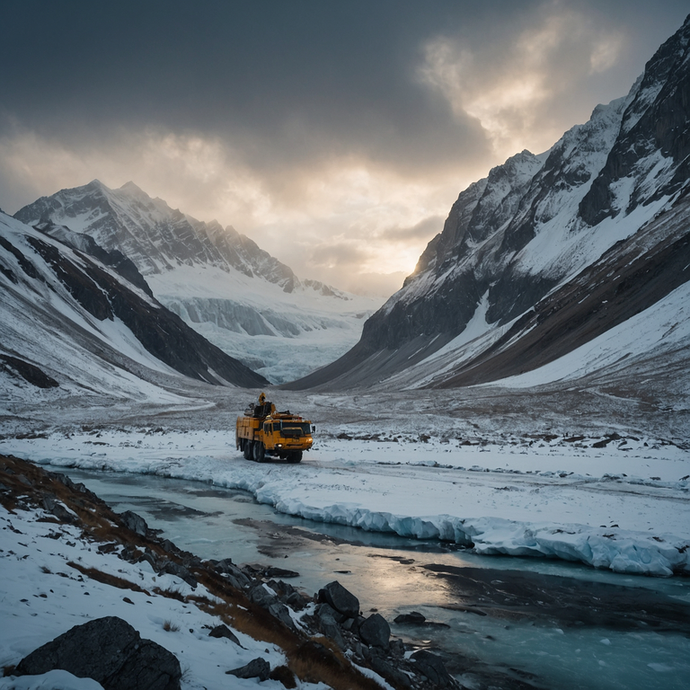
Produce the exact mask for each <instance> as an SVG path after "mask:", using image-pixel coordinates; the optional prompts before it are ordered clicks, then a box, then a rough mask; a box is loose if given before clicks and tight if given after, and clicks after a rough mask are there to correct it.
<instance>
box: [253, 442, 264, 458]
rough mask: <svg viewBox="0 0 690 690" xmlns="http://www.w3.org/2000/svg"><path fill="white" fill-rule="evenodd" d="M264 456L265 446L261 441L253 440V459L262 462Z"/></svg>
mask: <svg viewBox="0 0 690 690" xmlns="http://www.w3.org/2000/svg"><path fill="white" fill-rule="evenodd" d="M265 457H266V446H264V444H263V443H261V441H254V460H256V461H257V462H263V461H264V458H265Z"/></svg>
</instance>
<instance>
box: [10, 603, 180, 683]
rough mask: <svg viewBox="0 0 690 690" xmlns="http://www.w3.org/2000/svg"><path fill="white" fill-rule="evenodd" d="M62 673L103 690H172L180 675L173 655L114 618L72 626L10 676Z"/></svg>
mask: <svg viewBox="0 0 690 690" xmlns="http://www.w3.org/2000/svg"><path fill="white" fill-rule="evenodd" d="M53 669H63V670H65V671H69V672H70V673H72V674H73V675H75V676H77V677H78V678H93V680H95V681H97V682H99V683H100V684H101V685H102V686H103V688H104V689H105V690H177V689H178V688H179V687H180V678H181V677H182V671H181V669H180V662H179V661H178V660H177V657H175V655H174V654H171V653H170V652H169V651H168V650H167V649H165V648H164V647H161V646H160V645H159V644H157V643H155V642H153V641H151V640H142V639H141V636H140V635H139V633H138V632H137V631H136V630H135V629H134V628H133V627H132V626H131V625H130V624H129V623H127V622H126V621H124V620H122V619H121V618H117V617H115V616H107V617H105V618H97V619H95V620H92V621H89V622H88V623H84V624H83V625H77V626H75V627H73V628H72V629H71V630H68V631H67V632H65V633H63V634H62V635H60V636H59V637H56V638H55V639H54V640H52V641H51V642H48V643H47V644H45V645H43V646H42V647H39V648H38V649H36V650H35V651H33V652H31V654H29V655H28V656H27V657H25V658H24V659H22V661H21V662H20V663H19V665H18V666H17V668H16V671H15V673H16V675H20V676H22V675H40V674H43V673H47V672H48V671H52V670H53Z"/></svg>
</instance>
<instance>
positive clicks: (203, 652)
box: [0, 506, 318, 690]
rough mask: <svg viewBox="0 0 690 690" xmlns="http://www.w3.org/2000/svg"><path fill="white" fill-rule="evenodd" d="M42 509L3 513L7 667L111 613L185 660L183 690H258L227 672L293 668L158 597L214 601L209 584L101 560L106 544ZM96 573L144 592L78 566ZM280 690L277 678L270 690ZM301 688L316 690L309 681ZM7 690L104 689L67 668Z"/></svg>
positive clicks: (206, 617)
mask: <svg viewBox="0 0 690 690" xmlns="http://www.w3.org/2000/svg"><path fill="white" fill-rule="evenodd" d="M42 517H45V516H44V513H43V511H42V510H22V509H17V510H16V511H15V512H13V513H9V512H8V511H7V510H6V509H5V508H4V507H2V506H0V538H1V539H2V541H1V542H0V564H1V566H0V567H1V568H2V587H1V588H0V591H1V592H2V594H1V596H0V620H2V625H1V626H0V666H10V665H16V664H17V663H18V662H19V661H20V660H21V659H22V658H24V657H25V656H26V655H27V654H29V653H30V652H32V651H33V650H34V649H36V648H37V647H38V646H40V645H43V644H45V643H47V642H50V641H51V640H52V639H54V638H55V637H57V636H58V635H61V634H62V633H64V632H65V631H66V630H69V629H70V628H71V627H73V626H75V625H82V624H83V623H86V622H88V621H90V620H93V619H96V618H101V617H103V616H118V617H119V618H123V619H125V620H126V621H127V622H128V623H129V624H130V625H132V626H133V627H134V628H135V629H136V630H137V631H138V632H139V633H140V635H141V637H142V638H144V639H149V640H153V641H154V642H157V643H158V644H160V645H161V646H163V647H165V648H166V649H168V650H169V651H170V652H172V653H173V654H174V655H175V656H176V657H177V658H178V659H179V661H180V666H181V668H182V672H183V678H182V687H183V688H184V689H185V690H192V689H196V688H199V689H201V688H220V687H228V684H229V680H228V679H229V678H232V681H233V684H232V687H236V688H243V687H247V688H250V687H255V686H256V679H253V680H241V679H239V678H234V677H231V676H227V675H226V674H225V672H226V671H227V670H230V669H235V668H239V667H241V666H244V665H245V664H247V663H249V662H250V661H251V660H252V659H255V658H257V657H263V658H264V659H266V661H268V662H269V663H270V664H271V667H272V668H273V667H275V666H280V665H282V664H284V663H285V657H284V654H283V652H282V651H281V650H280V649H279V648H277V647H275V645H273V644H267V643H266V642H261V641H257V640H255V639H253V638H252V637H250V636H248V635H245V634H243V633H242V632H239V631H235V634H236V636H237V637H238V639H239V640H240V642H241V645H242V646H241V647H240V646H238V645H236V644H233V643H231V642H229V641H228V640H227V639H224V638H213V637H209V631H210V630H211V629H212V628H214V627H216V626H217V625H220V624H221V621H220V619H219V618H218V617H215V616H212V615H210V614H207V613H204V612H203V611H201V610H200V609H199V608H197V607H196V606H194V605H191V604H189V603H186V602H182V601H178V600H176V599H174V598H171V597H169V596H164V595H161V594H157V593H156V592H155V591H154V590H155V589H159V590H162V591H166V590H172V591H175V592H178V593H179V594H180V595H181V596H182V597H184V596H187V595H189V594H192V593H193V594H195V595H197V596H199V595H201V596H206V597H207V598H209V599H211V600H214V599H215V597H213V595H211V594H210V593H209V592H208V591H207V590H206V589H205V588H204V587H203V585H199V586H197V588H196V589H195V590H192V588H191V587H190V586H189V585H187V584H186V583H185V582H184V581H183V580H181V579H180V578H178V577H175V576H173V575H157V574H156V573H155V572H154V571H153V569H152V568H151V566H150V565H149V564H148V563H145V562H142V563H139V564H137V565H132V564H130V563H128V562H127V561H124V560H121V559H120V558H119V557H118V555H117V554H116V553H110V554H105V553H100V552H99V551H98V549H97V546H98V544H94V543H93V542H91V541H88V540H86V539H84V537H83V534H82V530H81V528H80V527H76V526H71V525H55V524H49V523H46V522H43V521H40V518H42ZM70 563H78V564H79V566H80V567H84V568H95V569H97V570H99V571H101V572H104V573H110V574H113V575H115V574H117V576H118V577H120V578H122V579H124V580H128V581H129V582H131V583H134V585H136V586H138V587H140V588H141V589H142V590H146V591H141V592H137V591H133V590H131V589H116V588H115V587H113V586H110V585H106V584H101V583H100V582H98V581H96V580H94V579H91V578H86V577H83V576H82V575H81V574H80V572H79V571H78V570H76V569H75V568H74V567H72V566H70V565H69V564H70ZM263 686H265V687H269V688H270V687H275V688H282V687H283V685H282V684H281V683H279V682H277V681H266V683H264V684H263V685H262V687H263ZM301 687H304V688H307V687H312V688H317V687H318V686H314V685H312V686H310V685H309V684H303V685H302V686H301ZM0 688H2V690H39V689H46V690H48V689H50V690H97V689H98V688H101V685H100V684H99V683H97V682H96V681H94V680H91V679H84V678H76V677H74V676H73V675H72V674H70V673H68V672H66V671H51V672H49V673H47V674H43V675H40V676H25V677H19V678H13V677H11V676H10V677H6V678H0Z"/></svg>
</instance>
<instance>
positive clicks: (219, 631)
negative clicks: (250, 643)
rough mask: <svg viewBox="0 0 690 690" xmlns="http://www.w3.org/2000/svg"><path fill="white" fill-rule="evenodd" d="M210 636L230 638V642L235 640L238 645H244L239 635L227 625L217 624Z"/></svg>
mask: <svg viewBox="0 0 690 690" xmlns="http://www.w3.org/2000/svg"><path fill="white" fill-rule="evenodd" d="M208 636H209V637H224V638H226V639H227V640H230V642H234V643H235V644H236V645H238V646H240V647H242V645H241V644H240V641H239V639H237V635H235V633H234V632H233V631H232V630H230V628H228V626H227V625H217V626H216V627H215V628H213V630H211V632H210V633H209V634H208Z"/></svg>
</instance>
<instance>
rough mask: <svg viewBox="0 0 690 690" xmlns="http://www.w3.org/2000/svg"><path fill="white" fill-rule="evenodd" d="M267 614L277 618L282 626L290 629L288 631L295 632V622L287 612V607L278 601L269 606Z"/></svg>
mask: <svg viewBox="0 0 690 690" xmlns="http://www.w3.org/2000/svg"><path fill="white" fill-rule="evenodd" d="M268 612H269V613H270V614H271V615H272V616H273V617H274V618H277V619H278V620H279V621H280V622H281V623H282V624H283V625H285V626H287V627H288V628H290V630H297V626H296V625H295V621H293V620H292V616H291V615H290V611H289V609H288V607H287V606H285V604H281V603H280V602H279V601H276V602H275V603H274V604H270V605H269V607H268Z"/></svg>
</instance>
